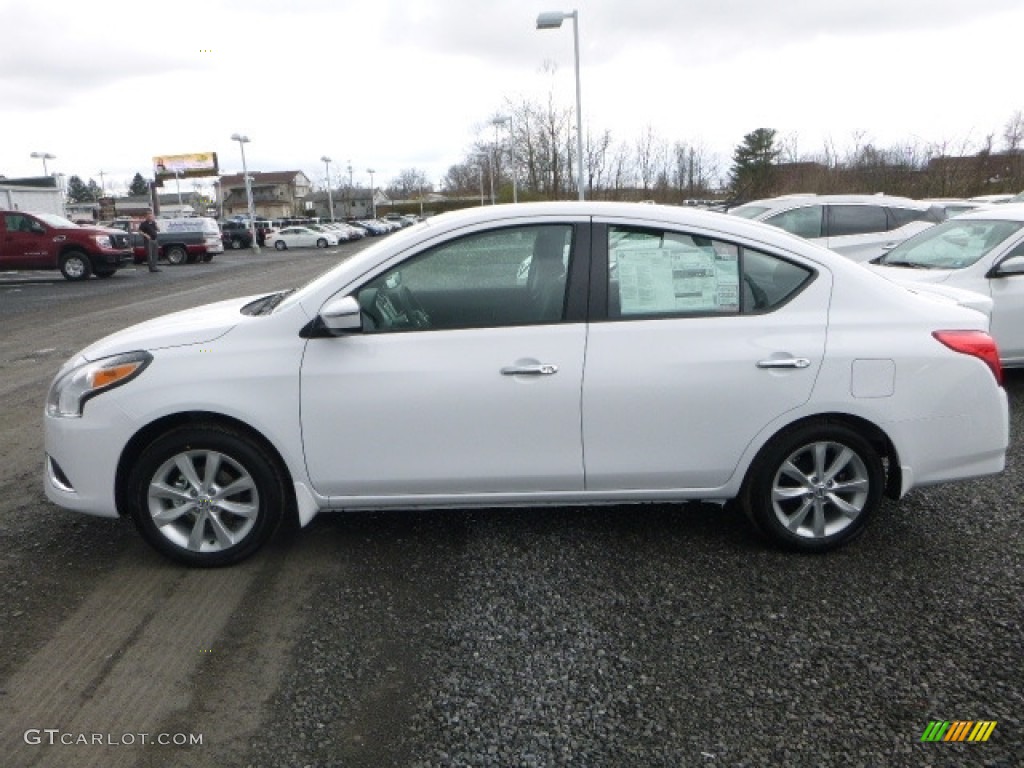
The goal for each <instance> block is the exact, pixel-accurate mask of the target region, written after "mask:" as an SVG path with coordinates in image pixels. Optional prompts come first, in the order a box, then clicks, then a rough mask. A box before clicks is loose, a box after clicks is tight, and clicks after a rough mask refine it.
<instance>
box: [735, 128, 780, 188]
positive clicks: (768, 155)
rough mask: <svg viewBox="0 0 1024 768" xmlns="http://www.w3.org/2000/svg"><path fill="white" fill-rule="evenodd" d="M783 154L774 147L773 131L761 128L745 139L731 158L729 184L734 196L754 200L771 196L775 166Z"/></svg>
mask: <svg viewBox="0 0 1024 768" xmlns="http://www.w3.org/2000/svg"><path fill="white" fill-rule="evenodd" d="M781 152H782V150H781V149H780V148H778V147H776V146H775V129H773V128H758V129H757V130H756V131H752V132H751V133H748V134H747V135H746V136H744V137H743V143H742V144H739V145H738V146H737V147H736V149H735V151H734V152H733V155H732V163H733V165H732V170H731V171H730V177H729V185H730V187H731V188H732V195H733V197H734V198H737V199H740V200H751V199H754V198H758V197H768V196H769V195H771V193H772V183H773V176H774V174H773V166H774V164H775V161H776V159H778V157H779V154H781Z"/></svg>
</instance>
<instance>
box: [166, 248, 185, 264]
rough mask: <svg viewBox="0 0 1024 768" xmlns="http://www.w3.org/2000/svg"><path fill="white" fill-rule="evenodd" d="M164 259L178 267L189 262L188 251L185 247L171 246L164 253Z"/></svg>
mask: <svg viewBox="0 0 1024 768" xmlns="http://www.w3.org/2000/svg"><path fill="white" fill-rule="evenodd" d="M164 257H165V258H166V259H167V263H168V264H171V265H173V266H175V267H178V266H181V265H182V264H184V263H185V262H186V261H188V251H186V250H185V248H184V247H183V246H180V245H171V246H168V247H167V250H166V251H164Z"/></svg>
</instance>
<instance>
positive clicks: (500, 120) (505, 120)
mask: <svg viewBox="0 0 1024 768" xmlns="http://www.w3.org/2000/svg"><path fill="white" fill-rule="evenodd" d="M491 122H492V123H494V143H495V144H497V143H498V126H499V125H507V126H508V163H509V166H511V169H512V202H513V203H518V202H519V191H518V189H517V186H518V185H517V183H516V154H515V148H514V146H513V144H512V118H511V117H509V116H508V115H498V116H496V117H495V118H494V119H492V120H491Z"/></svg>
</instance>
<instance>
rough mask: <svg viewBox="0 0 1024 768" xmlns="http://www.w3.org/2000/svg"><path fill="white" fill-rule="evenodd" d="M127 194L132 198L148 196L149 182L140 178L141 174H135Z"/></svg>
mask: <svg viewBox="0 0 1024 768" xmlns="http://www.w3.org/2000/svg"><path fill="white" fill-rule="evenodd" d="M128 194H129V195H131V196H132V197H138V196H140V195H148V194H149V182H148V181H146V180H145V179H144V178H142V174H141V173H136V174H135V177H134V178H133V179H132V183H131V184H130V185H129V186H128Z"/></svg>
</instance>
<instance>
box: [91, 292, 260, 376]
mask: <svg viewBox="0 0 1024 768" xmlns="http://www.w3.org/2000/svg"><path fill="white" fill-rule="evenodd" d="M258 298H259V296H258V295H257V296H247V297H245V298H241V299H228V300H227V301H219V302H217V303H216V304H207V305H206V306H202V307H196V308H193V309H186V310H184V311H182V312H175V313H173V314H170V315H163V316H162V317H157V318H154V319H153V320H147V321H146V322H144V323H139V324H138V325H133V326H131V327H129V328H125V329H124V330H122V331H118V332H117V333H113V334H111V335H110V336H107V337H105V338H102V339H100V340H99V341H97V342H95V343H94V344H91V345H90V346H88V347H86V348H85V349H83V350H82V352H81V356H82V357H84V358H86V359H87V360H98V359H99V358H102V357H109V356H110V355H119V354H121V353H123V352H133V351H135V350H140V349H141V350H150V351H152V350H156V349H167V348H168V347H184V346H188V345H191V344H206V343H207V342H210V341H213V340H214V339H216V338H219V337H221V336H223V335H224V334H226V333H227V332H228V331H230V330H231V329H232V328H234V327H235V326H236V325H238V323H239V322H240V321H241V320H242V319H243V315H242V314H241V309H242V307H244V306H245V305H246V304H248V303H250V302H252V301H254V300H255V299H258Z"/></svg>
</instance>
